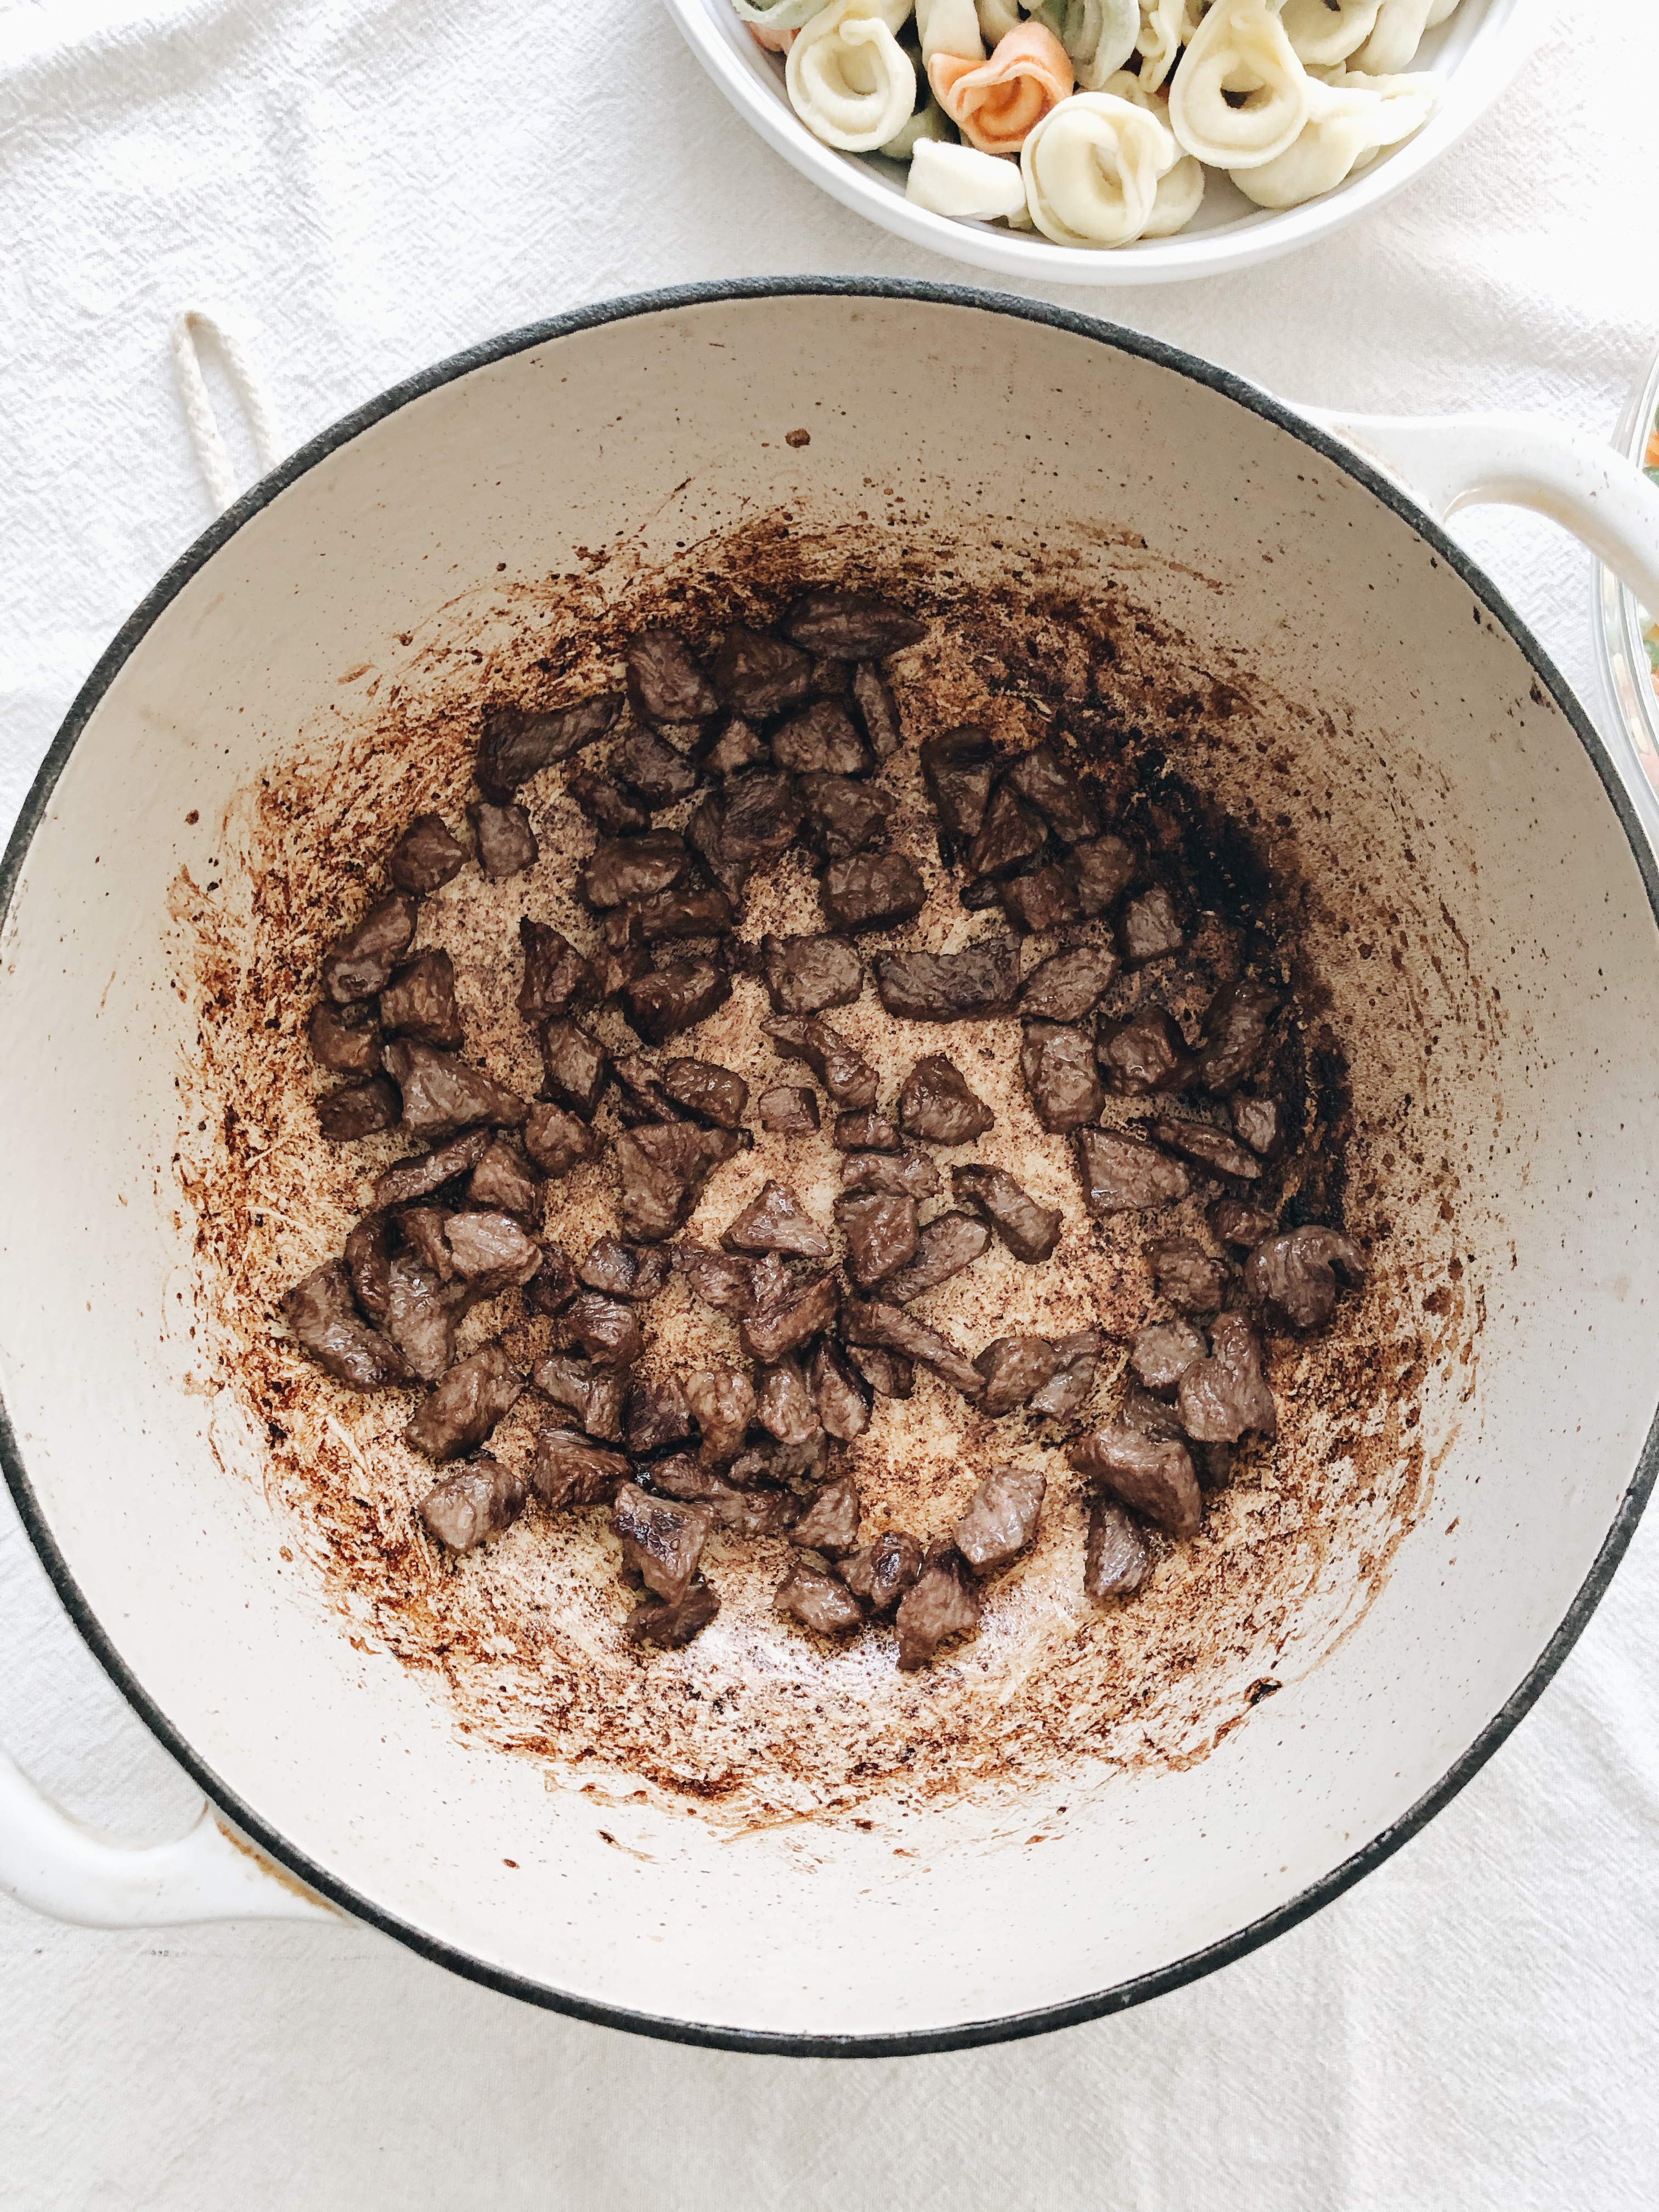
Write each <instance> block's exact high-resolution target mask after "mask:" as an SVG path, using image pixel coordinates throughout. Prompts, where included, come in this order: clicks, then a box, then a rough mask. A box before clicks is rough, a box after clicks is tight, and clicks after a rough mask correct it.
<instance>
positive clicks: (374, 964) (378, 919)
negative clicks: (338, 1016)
mask: <svg viewBox="0 0 1659 2212" xmlns="http://www.w3.org/2000/svg"><path fill="white" fill-rule="evenodd" d="M419 910H420V902H419V901H418V900H417V899H416V898H414V897H412V896H410V893H409V892H408V891H393V892H392V893H391V894H390V896H387V897H386V898H383V899H381V900H380V902H378V903H377V904H376V905H374V906H372V907H370V908H369V910H368V913H367V914H366V915H364V916H363V918H362V921H360V922H359V923H358V924H357V926H356V928H355V929H349V930H347V931H346V933H345V934H344V935H343V937H337V938H336V939H335V940H334V943H333V944H332V945H331V946H330V948H329V950H328V951H327V953H326V954H325V956H324V959H323V989H324V991H325V993H326V994H327V995H328V997H329V998H331V1000H333V1001H334V1003H335V1005H336V1006H350V1005H352V1004H353V1003H354V1002H355V1001H356V1000H358V999H372V998H373V997H374V994H375V993H376V992H377V991H383V990H385V988H386V985H387V983H389V982H390V981H391V980H392V969H394V968H395V967H396V966H397V964H398V962H399V961H400V960H401V959H402V958H403V957H404V953H405V952H407V951H408V950H409V947H410V941H411V940H412V939H413V938H414V935H415V924H416V920H417V919H418V917H419Z"/></svg>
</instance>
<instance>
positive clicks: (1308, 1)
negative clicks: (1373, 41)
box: [1279, 0, 1383, 69]
mask: <svg viewBox="0 0 1659 2212" xmlns="http://www.w3.org/2000/svg"><path fill="white" fill-rule="evenodd" d="M1382 5H1383V0H1285V5H1284V7H1283V8H1282V9H1280V10H1279V21H1281V22H1282V23H1283V24H1284V26H1285V37H1286V38H1287V39H1288V40H1290V42H1291V45H1292V46H1294V47H1295V48H1296V52H1297V59H1298V60H1299V61H1303V62H1305V63H1306V64H1307V65H1308V67H1309V68H1310V69H1313V68H1316V67H1318V68H1322V69H1329V68H1331V67H1332V66H1334V64H1336V63H1338V62H1345V61H1346V60H1347V58H1348V56H1349V55H1350V54H1352V53H1354V52H1358V49H1359V48H1360V47H1361V46H1364V43H1365V41H1366V40H1367V39H1369V38H1370V34H1371V33H1372V32H1373V31H1374V30H1375V29H1376V17H1377V11H1378V9H1380V8H1381V7H1382Z"/></svg>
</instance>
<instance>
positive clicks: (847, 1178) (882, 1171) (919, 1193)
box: [841, 1152, 939, 1199]
mask: <svg viewBox="0 0 1659 2212" xmlns="http://www.w3.org/2000/svg"><path fill="white" fill-rule="evenodd" d="M841 1188H842V1195H843V1196H844V1197H848V1198H850V1197H852V1196H853V1195H854V1194H855V1193H859V1192H863V1191H873V1192H876V1193H878V1194H880V1195H881V1196H883V1197H891V1198H914V1199H923V1198H937V1197H938V1195H939V1170H938V1169H937V1168H936V1167H935V1166H934V1165H933V1162H932V1160H930V1159H929V1158H928V1157H927V1153H926V1152H903V1153H901V1154H899V1155H898V1156H897V1157H896V1158H895V1157H894V1156H893V1155H892V1154H891V1153H888V1152H849V1153H848V1156H847V1158H845V1159H844V1160H843V1161H842V1164H841Z"/></svg>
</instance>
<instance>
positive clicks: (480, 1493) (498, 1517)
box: [421, 1459, 530, 1552]
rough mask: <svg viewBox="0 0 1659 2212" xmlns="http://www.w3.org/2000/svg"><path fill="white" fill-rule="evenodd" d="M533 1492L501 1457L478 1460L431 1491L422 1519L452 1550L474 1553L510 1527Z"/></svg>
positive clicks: (426, 1500)
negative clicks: (478, 1547)
mask: <svg viewBox="0 0 1659 2212" xmlns="http://www.w3.org/2000/svg"><path fill="white" fill-rule="evenodd" d="M529 1495H530V1486H529V1484H528V1483H527V1482H526V1480H525V1478H524V1476H523V1475H522V1474H520V1473H519V1472H518V1470H517V1469H516V1468H510V1467H503V1466H502V1465H501V1462H500V1461H499V1460H495V1459H475V1460H472V1461H471V1462H469V1463H468V1464H467V1465H466V1466H465V1467H463V1468H457V1469H456V1471H455V1473H454V1474H447V1475H446V1476H445V1477H444V1479H443V1480H442V1481H441V1482H440V1483H438V1484H437V1485H435V1487H434V1488H433V1489H431V1490H429V1491H428V1492H427V1494H426V1496H425V1497H424V1498H422V1500H421V1518H422V1521H424V1522H425V1523H426V1525H427V1527H428V1528H429V1529H430V1530H431V1531H432V1534H434V1535H435V1537H436V1538H437V1539H438V1541H439V1542H440V1543H441V1544H447V1546H448V1547H449V1549H450V1550H451V1551H452V1552H470V1551H471V1549H472V1547H473V1546H474V1545H475V1544H482V1543H483V1541H484V1539H485V1538H486V1537H487V1536H499V1535H500V1534H501V1532H502V1530H503V1529H505V1528H510V1527H511V1526H512V1524H513V1522H514V1521H516V1520H517V1519H518V1517H519V1515H520V1512H521V1511H522V1510H523V1508H524V1502H525V1499H526V1498H527V1497H528V1496H529Z"/></svg>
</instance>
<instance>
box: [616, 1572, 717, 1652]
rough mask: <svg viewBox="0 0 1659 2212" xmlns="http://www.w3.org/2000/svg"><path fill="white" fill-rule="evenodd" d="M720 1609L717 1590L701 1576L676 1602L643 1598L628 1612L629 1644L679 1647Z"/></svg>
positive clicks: (687, 1641) (673, 1648)
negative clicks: (672, 1603)
mask: <svg viewBox="0 0 1659 2212" xmlns="http://www.w3.org/2000/svg"><path fill="white" fill-rule="evenodd" d="M719 1611H720V1595H719V1593H718V1592H717V1591H716V1590H715V1589H714V1588H713V1587H712V1585H711V1584H709V1583H706V1582H704V1581H703V1579H702V1577H701V1576H699V1577H698V1578H697V1579H696V1582H694V1583H692V1585H691V1587H690V1589H689V1590H687V1592H686V1593H685V1595H684V1597H683V1598H681V1600H680V1601H679V1602H678V1605H670V1604H669V1603H668V1601H667V1600H666V1599H665V1598H659V1597H654V1598H645V1599H643V1600H641V1602H640V1603H639V1604H638V1605H636V1606H635V1608H634V1610H633V1612H632V1613H629V1616H628V1620H627V1621H626V1623H625V1624H624V1626H625V1631H626V1633H627V1637H628V1640H629V1643H630V1644H656V1645H658V1646H659V1649H660V1650H665V1651H678V1650H682V1649H683V1648H684V1646H685V1645H686V1644H690V1641H691V1639H692V1638H693V1637H696V1636H701V1635H702V1632H703V1630H704V1629H705V1628H707V1627H708V1624H709V1622H710V1621H711V1620H713V1619H714V1615H715V1614H716V1613H718V1612H719Z"/></svg>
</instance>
